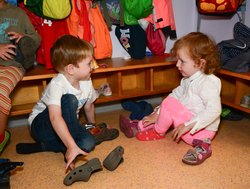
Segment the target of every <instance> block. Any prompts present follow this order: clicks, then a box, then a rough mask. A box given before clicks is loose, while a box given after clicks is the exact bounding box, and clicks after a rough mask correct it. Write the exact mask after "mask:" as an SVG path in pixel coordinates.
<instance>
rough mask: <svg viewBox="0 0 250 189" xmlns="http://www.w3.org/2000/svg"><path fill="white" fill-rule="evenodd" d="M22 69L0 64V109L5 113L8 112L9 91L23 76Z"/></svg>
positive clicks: (7, 113)
mask: <svg viewBox="0 0 250 189" xmlns="http://www.w3.org/2000/svg"><path fill="white" fill-rule="evenodd" d="M23 75H24V70H23V69H21V68H17V67H14V66H1V65H0V111H1V112H2V113H4V114H6V115H9V114H10V109H11V99H10V93H11V92H12V91H13V90H14V88H15V86H16V85H17V83H18V82H19V81H20V80H21V79H22V78H23Z"/></svg>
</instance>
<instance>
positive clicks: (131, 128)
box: [119, 115, 138, 138]
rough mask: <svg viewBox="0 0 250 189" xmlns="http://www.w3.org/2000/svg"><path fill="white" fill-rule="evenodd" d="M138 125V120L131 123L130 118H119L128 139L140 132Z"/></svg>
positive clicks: (121, 128) (121, 116) (122, 116)
mask: <svg viewBox="0 0 250 189" xmlns="http://www.w3.org/2000/svg"><path fill="white" fill-rule="evenodd" d="M137 124H138V121H137V120H134V121H131V120H130V119H129V118H128V117H126V116H124V115H120V118H119V126H120V130H121V131H122V132H123V133H124V134H125V136H126V137H128V138H132V137H135V135H136V133H137V132H138V127H137Z"/></svg>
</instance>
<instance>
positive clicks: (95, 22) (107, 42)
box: [88, 1, 112, 59]
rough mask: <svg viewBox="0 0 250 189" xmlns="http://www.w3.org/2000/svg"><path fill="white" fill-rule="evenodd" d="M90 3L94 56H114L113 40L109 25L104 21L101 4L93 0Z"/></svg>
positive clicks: (102, 57)
mask: <svg viewBox="0 0 250 189" xmlns="http://www.w3.org/2000/svg"><path fill="white" fill-rule="evenodd" d="M88 3H89V4H90V5H89V6H90V8H89V21H90V24H91V25H92V29H93V30H92V38H93V39H94V42H92V45H93V46H94V57H95V59H104V58H110V57H111V56H112V41H111V36H110V33H109V29H108V26H107V25H106V23H105V21H104V18H103V16H102V13H101V10H100V8H99V5H98V4H97V3H94V2H93V3H92V2H91V1H89V2H88Z"/></svg>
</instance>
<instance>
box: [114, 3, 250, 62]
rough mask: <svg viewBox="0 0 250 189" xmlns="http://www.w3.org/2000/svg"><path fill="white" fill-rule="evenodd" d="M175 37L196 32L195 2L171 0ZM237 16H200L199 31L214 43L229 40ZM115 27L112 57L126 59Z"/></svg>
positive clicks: (249, 21)
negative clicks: (209, 37)
mask: <svg viewBox="0 0 250 189" xmlns="http://www.w3.org/2000/svg"><path fill="white" fill-rule="evenodd" d="M249 1H250V0H247V3H246V13H245V15H246V16H245V24H246V25H247V26H248V27H250V2H249ZM172 2H173V9H174V16H175V24H176V32H177V37H178V38H179V37H182V36H183V35H185V34H187V33H189V32H192V31H196V29H197V20H198V19H197V17H198V16H197V15H198V12H197V8H196V4H195V0H172ZM238 20H239V19H238V16H237V15H234V16H233V17H232V18H218V17H213V16H209V17H205V16H201V25H200V31H201V32H204V33H206V34H208V35H209V36H211V37H212V38H213V39H214V40H215V41H216V43H218V42H220V41H222V40H225V39H231V38H232V37H233V26H234V24H235V23H236V22H237V21H238ZM114 29H115V26H114V27H113V30H112V31H111V38H112V43H113V55H112V56H113V57H127V56H129V55H128V53H127V52H126V51H125V50H124V49H123V48H122V46H121V45H120V43H119V41H118V39H117V38H116V36H115V34H114ZM173 43H174V40H170V39H168V40H167V48H166V52H169V50H170V49H171V47H172V46H173Z"/></svg>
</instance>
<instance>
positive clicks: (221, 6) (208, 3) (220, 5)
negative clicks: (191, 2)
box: [196, 0, 244, 16]
mask: <svg viewBox="0 0 250 189" xmlns="http://www.w3.org/2000/svg"><path fill="white" fill-rule="evenodd" d="M243 2H244V0H222V1H217V0H196V5H197V8H198V11H199V13H201V14H206V15H215V16H232V15H234V14H235V13H236V12H237V10H238V9H239V7H240V6H241V5H242V3H243Z"/></svg>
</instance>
